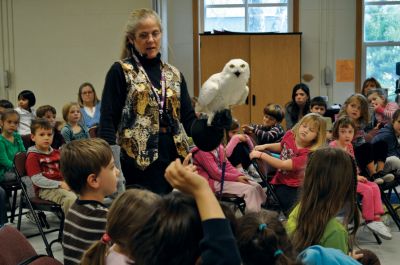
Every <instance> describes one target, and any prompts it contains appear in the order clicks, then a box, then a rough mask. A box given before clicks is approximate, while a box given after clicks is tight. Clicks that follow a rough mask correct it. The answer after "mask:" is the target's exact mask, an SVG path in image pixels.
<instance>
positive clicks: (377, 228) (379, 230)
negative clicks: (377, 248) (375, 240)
mask: <svg viewBox="0 0 400 265" xmlns="http://www.w3.org/2000/svg"><path fill="white" fill-rule="evenodd" d="M367 227H368V228H369V229H370V230H371V231H373V232H375V233H376V234H378V235H379V236H380V237H381V238H383V239H387V240H390V239H392V234H391V233H390V230H389V228H388V227H387V226H386V225H385V224H384V223H383V222H382V221H373V222H370V223H368V224H367Z"/></svg>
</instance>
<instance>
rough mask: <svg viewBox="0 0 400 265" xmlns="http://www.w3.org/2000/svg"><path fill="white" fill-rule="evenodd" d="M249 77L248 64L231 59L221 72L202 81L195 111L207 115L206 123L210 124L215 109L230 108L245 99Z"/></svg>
mask: <svg viewBox="0 0 400 265" xmlns="http://www.w3.org/2000/svg"><path fill="white" fill-rule="evenodd" d="M249 77H250V69H249V64H248V63H247V62H245V61H244V60H242V59H232V60H230V61H229V62H228V63H227V64H226V65H225V66H224V69H223V70H222V72H220V73H216V74H213V75H212V76H211V77H210V78H209V79H208V80H207V81H206V82H204V84H203V86H202V87H201V89H200V94H199V98H198V102H197V105H196V111H197V112H204V113H206V114H207V115H208V120H207V125H209V126H210V125H211V122H212V120H213V118H214V114H215V113H216V112H217V111H220V110H223V109H230V108H231V107H232V106H235V105H240V104H243V103H244V102H245V101H246V98H247V95H248V94H249V88H248V86H247V81H248V80H249Z"/></svg>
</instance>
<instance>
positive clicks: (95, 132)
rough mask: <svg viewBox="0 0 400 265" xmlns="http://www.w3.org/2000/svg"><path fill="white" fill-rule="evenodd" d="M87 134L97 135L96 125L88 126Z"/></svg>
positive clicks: (93, 136) (91, 136)
mask: <svg viewBox="0 0 400 265" xmlns="http://www.w3.org/2000/svg"><path fill="white" fill-rule="evenodd" d="M89 136H90V138H96V137H97V126H94V127H90V128H89Z"/></svg>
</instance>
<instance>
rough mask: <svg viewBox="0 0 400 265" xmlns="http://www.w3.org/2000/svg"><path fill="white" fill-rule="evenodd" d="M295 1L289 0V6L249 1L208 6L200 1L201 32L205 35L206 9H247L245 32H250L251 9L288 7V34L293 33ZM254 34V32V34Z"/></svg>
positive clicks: (203, 1)
mask: <svg viewBox="0 0 400 265" xmlns="http://www.w3.org/2000/svg"><path fill="white" fill-rule="evenodd" d="M294 1H295V0H288V2H287V4H283V3H249V1H248V0H243V2H244V3H243V4H220V5H206V4H205V0H200V1H199V7H200V8H199V14H200V17H199V23H200V25H199V32H200V33H204V25H205V17H204V15H205V11H206V8H237V7H244V9H245V18H244V21H245V25H244V27H245V31H244V32H248V31H247V30H248V22H249V7H280V6H287V8H288V10H287V19H288V20H287V25H288V30H287V31H286V32H293V21H294V18H293V15H294V12H293V5H294V3H293V2H294ZM252 33H254V32H252ZM282 33H284V32H282Z"/></svg>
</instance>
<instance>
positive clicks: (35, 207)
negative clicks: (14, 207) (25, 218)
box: [14, 152, 65, 257]
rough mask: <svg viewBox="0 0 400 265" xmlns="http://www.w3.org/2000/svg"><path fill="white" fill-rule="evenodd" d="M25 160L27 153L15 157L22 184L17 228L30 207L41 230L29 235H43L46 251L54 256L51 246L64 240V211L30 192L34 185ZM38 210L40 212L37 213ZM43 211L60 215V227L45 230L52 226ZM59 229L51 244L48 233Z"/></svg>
mask: <svg viewBox="0 0 400 265" xmlns="http://www.w3.org/2000/svg"><path fill="white" fill-rule="evenodd" d="M25 161H26V153H25V152H22V153H17V154H16V155H15V157H14V169H15V174H16V176H17V180H18V181H19V183H20V185H21V191H22V192H21V198H20V204H19V216H18V224H17V228H18V230H21V217H22V215H23V214H22V208H24V207H25V208H28V209H29V211H30V213H31V214H32V216H33V217H34V219H35V223H36V226H37V228H38V230H39V233H36V234H33V235H29V236H27V237H28V238H29V237H33V236H37V235H41V237H42V239H43V243H44V244H45V247H46V252H47V254H48V255H49V256H51V257H53V252H52V250H51V246H52V245H53V244H54V243H55V242H59V243H61V242H62V234H63V228H64V219H65V217H64V212H63V210H62V208H61V205H59V204H56V203H54V202H51V201H47V200H42V199H40V198H38V197H36V195H34V193H33V194H29V192H28V188H29V187H32V186H33V184H32V181H31V179H30V178H29V177H27V176H26V171H25ZM36 211H37V212H38V213H36ZM43 211H49V212H53V213H55V214H56V215H57V217H59V219H60V226H59V228H54V229H50V230H47V231H43V227H46V228H48V229H49V228H50V226H49V224H48V222H47V220H46V215H45V214H44V212H43ZM55 231H58V237H57V238H56V239H55V240H53V241H51V242H50V244H49V242H48V241H47V238H46V235H45V234H47V233H51V232H55Z"/></svg>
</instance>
